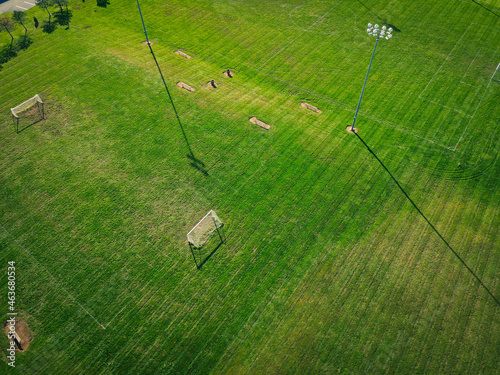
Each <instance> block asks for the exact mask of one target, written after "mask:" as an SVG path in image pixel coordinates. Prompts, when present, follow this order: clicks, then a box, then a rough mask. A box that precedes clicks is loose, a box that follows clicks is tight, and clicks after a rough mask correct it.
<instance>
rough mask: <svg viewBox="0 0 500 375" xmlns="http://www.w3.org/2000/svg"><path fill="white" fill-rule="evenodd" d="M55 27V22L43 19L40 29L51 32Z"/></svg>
mask: <svg viewBox="0 0 500 375" xmlns="http://www.w3.org/2000/svg"><path fill="white" fill-rule="evenodd" d="M56 28H57V23H55V22H50V21H43V25H42V31H43V32H44V33H47V34H52V33H53V32H54V30H55V29H56Z"/></svg>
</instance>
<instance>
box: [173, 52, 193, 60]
mask: <svg viewBox="0 0 500 375" xmlns="http://www.w3.org/2000/svg"><path fill="white" fill-rule="evenodd" d="M175 53H176V54H178V55H179V56H182V57H185V58H186V59H188V60H189V59H192V58H193V56H189V55H188V54H187V53H184V52H182V51H175Z"/></svg>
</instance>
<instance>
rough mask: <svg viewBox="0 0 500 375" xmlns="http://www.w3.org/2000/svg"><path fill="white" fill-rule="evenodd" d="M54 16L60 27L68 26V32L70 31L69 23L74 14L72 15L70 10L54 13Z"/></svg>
mask: <svg viewBox="0 0 500 375" xmlns="http://www.w3.org/2000/svg"><path fill="white" fill-rule="evenodd" d="M52 15H53V16H54V18H55V19H56V22H57V23H58V24H59V25H61V26H66V30H68V29H69V22H70V21H71V18H72V17H73V13H71V11H70V10H66V11H60V12H54V13H52Z"/></svg>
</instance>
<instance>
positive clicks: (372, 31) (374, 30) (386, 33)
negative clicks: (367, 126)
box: [351, 23, 392, 133]
mask: <svg viewBox="0 0 500 375" xmlns="http://www.w3.org/2000/svg"><path fill="white" fill-rule="evenodd" d="M366 31H367V32H368V35H376V36H377V40H376V41H375V46H374V47H373V52H372V57H371V59H370V65H368V71H367V72H366V77H365V82H364V83H363V89H362V90H361V95H360V96H359V101H358V107H357V108H356V113H355V114H354V119H353V121H352V126H351V133H355V132H356V130H355V128H354V125H355V124H356V118H357V117H358V112H359V107H360V106H361V100H362V99H363V93H364V92H365V86H366V82H367V81H368V75H369V74H370V68H371V67H372V62H373V57H374V56H375V50H376V49H377V44H378V40H379V39H380V37H385V39H387V40H389V39H391V38H392V35H391V32H392V28H389V29H387V28H386V27H385V26H382V29H379V26H378V25H375V26H372V24H371V23H369V24H368V29H367V30H366Z"/></svg>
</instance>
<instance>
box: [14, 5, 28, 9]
mask: <svg viewBox="0 0 500 375" xmlns="http://www.w3.org/2000/svg"><path fill="white" fill-rule="evenodd" d="M16 7H17V8H21V9H22V10H28V8H23V7H20V6H19V5H16Z"/></svg>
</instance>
